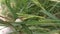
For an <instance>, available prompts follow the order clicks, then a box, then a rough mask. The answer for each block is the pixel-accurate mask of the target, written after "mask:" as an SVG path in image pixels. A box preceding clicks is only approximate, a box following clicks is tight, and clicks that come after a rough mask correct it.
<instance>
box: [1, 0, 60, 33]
mask: <svg viewBox="0 0 60 34" xmlns="http://www.w3.org/2000/svg"><path fill="white" fill-rule="evenodd" d="M3 5H4V7H6V9H7V10H8V11H7V10H4V9H3V12H4V11H5V14H6V12H8V14H6V15H7V18H8V17H9V18H11V19H10V20H9V21H6V23H5V22H4V21H3V22H2V20H0V22H1V23H3V24H5V25H9V26H12V27H13V28H14V29H15V31H14V32H13V33H12V34H55V33H58V34H59V32H60V31H59V30H60V10H59V9H60V2H55V1H50V0H5V1H3V2H2V6H3ZM17 18H20V19H21V20H22V22H15V20H16V19H17ZM11 20H12V21H11Z"/></svg>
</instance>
